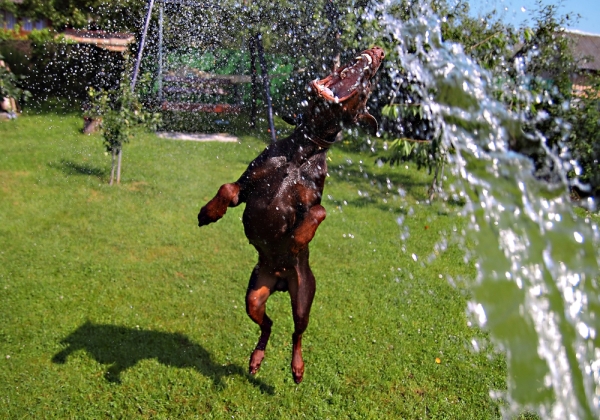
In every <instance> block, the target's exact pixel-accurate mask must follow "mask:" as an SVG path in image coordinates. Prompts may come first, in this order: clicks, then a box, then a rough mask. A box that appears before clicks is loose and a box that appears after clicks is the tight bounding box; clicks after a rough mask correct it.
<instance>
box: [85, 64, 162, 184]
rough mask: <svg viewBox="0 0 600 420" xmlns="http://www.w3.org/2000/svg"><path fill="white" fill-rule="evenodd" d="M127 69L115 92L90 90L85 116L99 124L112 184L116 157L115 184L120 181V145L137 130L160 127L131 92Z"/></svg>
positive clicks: (158, 120) (158, 117) (155, 118)
mask: <svg viewBox="0 0 600 420" xmlns="http://www.w3.org/2000/svg"><path fill="white" fill-rule="evenodd" d="M129 69H130V68H129V66H127V65H126V66H125V71H124V72H123V75H122V77H121V81H120V83H119V88H118V89H117V90H114V91H100V92H96V91H95V90H94V89H93V88H91V89H90V90H89V97H90V108H89V109H88V112H87V114H88V116H90V117H92V118H96V119H99V120H100V121H101V123H100V128H101V131H102V135H103V138H104V146H105V147H106V151H107V152H110V153H111V154H112V156H113V161H112V166H113V167H112V170H111V179H110V184H111V185H112V184H113V180H114V169H115V157H116V156H118V158H119V160H118V166H117V183H120V180H121V156H122V149H123V145H124V144H125V143H128V142H129V141H130V140H131V138H132V137H133V136H134V135H135V134H136V132H137V131H139V129H140V128H144V129H146V130H154V129H156V127H157V126H158V125H159V124H160V114H158V113H150V112H148V111H146V110H145V109H144V108H143V105H142V103H141V102H140V100H139V98H138V95H137V94H136V93H135V92H134V91H133V90H132V89H131V86H130V82H129V77H128V76H129V74H130V71H129Z"/></svg>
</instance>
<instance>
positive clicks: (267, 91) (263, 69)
mask: <svg viewBox="0 0 600 420" xmlns="http://www.w3.org/2000/svg"><path fill="white" fill-rule="evenodd" d="M256 47H257V49H258V59H259V60H260V71H261V73H262V79H263V85H264V88H265V98H266V100H267V117H268V119H269V128H270V129H271V141H272V142H273V143H275V142H276V141H277V135H276V134H275V124H274V123H273V105H272V104H271V88H270V87H269V75H268V74H267V62H266V61H265V52H264V50H263V45H262V40H261V35H260V33H258V34H256Z"/></svg>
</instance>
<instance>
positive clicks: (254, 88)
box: [248, 35, 258, 128]
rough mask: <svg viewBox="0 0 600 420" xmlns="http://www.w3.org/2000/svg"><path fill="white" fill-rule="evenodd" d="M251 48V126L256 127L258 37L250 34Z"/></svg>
mask: <svg viewBox="0 0 600 420" xmlns="http://www.w3.org/2000/svg"><path fill="white" fill-rule="evenodd" d="M248 49H249V50H250V78H251V80H252V99H251V100H250V127H252V128H254V127H256V101H257V97H258V86H257V84H256V39H255V38H254V35H251V36H250V40H249V41H248Z"/></svg>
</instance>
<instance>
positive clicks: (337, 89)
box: [311, 47, 385, 103]
mask: <svg viewBox="0 0 600 420" xmlns="http://www.w3.org/2000/svg"><path fill="white" fill-rule="evenodd" d="M384 56H385V54H384V53H383V50H382V49H381V48H379V47H374V48H371V49H370V50H366V51H363V52H362V53H361V54H360V55H359V56H357V57H356V58H355V62H354V63H353V64H349V65H347V66H344V67H341V68H340V69H338V71H337V72H335V73H333V74H331V75H329V76H327V77H326V78H325V79H321V80H319V79H317V80H313V81H312V82H311V87H312V88H313V89H314V90H315V91H316V93H317V94H318V95H319V96H321V97H322V98H323V99H325V100H327V101H331V102H335V103H340V102H344V101H347V100H348V99H350V98H351V97H352V96H354V95H356V94H357V93H358V92H360V91H364V90H365V89H367V88H368V87H369V80H370V79H371V77H372V76H373V75H374V74H375V73H376V72H377V69H378V68H379V65H380V64H381V61H382V60H383V58H384Z"/></svg>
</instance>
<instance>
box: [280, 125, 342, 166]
mask: <svg viewBox="0 0 600 420" xmlns="http://www.w3.org/2000/svg"><path fill="white" fill-rule="evenodd" d="M280 141H281V143H282V145H281V146H283V147H284V148H285V149H287V152H285V154H286V155H287V156H288V160H289V161H292V162H296V163H297V164H299V165H301V164H303V163H304V162H306V161H307V160H308V159H310V158H311V157H312V156H314V155H316V154H318V153H325V152H327V150H328V149H329V148H330V147H331V146H332V145H333V143H334V142H335V136H333V137H332V138H331V141H328V140H326V139H323V138H321V137H319V136H318V135H316V134H315V133H314V132H312V131H311V130H310V128H308V127H306V126H305V125H304V124H302V125H299V126H298V127H296V129H295V130H294V132H293V133H292V135H291V136H289V137H288V138H286V139H283V140H280Z"/></svg>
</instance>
